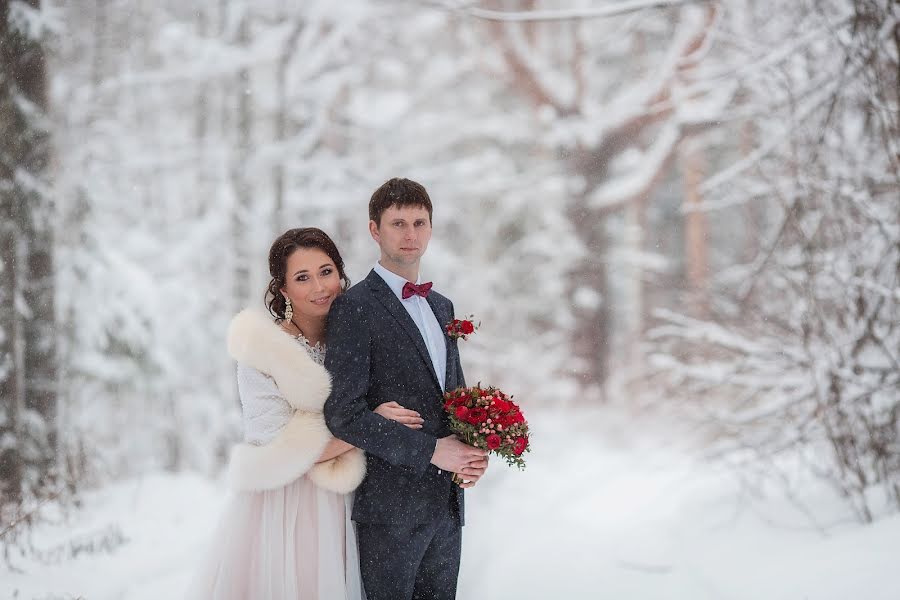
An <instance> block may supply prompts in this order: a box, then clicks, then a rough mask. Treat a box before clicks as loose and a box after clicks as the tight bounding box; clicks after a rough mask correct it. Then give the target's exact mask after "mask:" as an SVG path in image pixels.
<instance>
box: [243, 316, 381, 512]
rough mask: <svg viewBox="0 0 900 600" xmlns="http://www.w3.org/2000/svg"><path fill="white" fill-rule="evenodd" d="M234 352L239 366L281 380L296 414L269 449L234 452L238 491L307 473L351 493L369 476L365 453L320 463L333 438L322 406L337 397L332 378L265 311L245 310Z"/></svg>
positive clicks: (318, 481)
mask: <svg viewBox="0 0 900 600" xmlns="http://www.w3.org/2000/svg"><path fill="white" fill-rule="evenodd" d="M228 352H229V353H230V354H231V356H232V358H234V359H235V360H237V361H238V362H240V363H242V364H245V365H248V366H250V367H253V368H254V369H257V370H258V371H261V372H263V373H265V374H266V375H269V376H270V377H272V378H273V379H274V380H275V383H276V385H277V386H278V389H279V391H281V394H282V395H283V396H284V397H285V399H286V400H287V402H288V403H289V404H290V405H291V407H292V408H293V409H294V410H295V411H296V412H295V413H294V415H293V416H292V417H291V420H290V421H289V422H288V423H287V425H285V426H284V428H282V429H281V430H280V431H279V432H278V434H277V435H276V436H275V439H273V440H272V441H271V442H269V443H268V444H265V445H263V446H255V445H253V444H247V443H240V444H237V445H236V446H235V447H234V448H233V449H232V452H231V461H230V462H229V465H228V481H229V484H230V485H231V487H232V488H233V489H235V490H238V491H249V490H268V489H275V488H279V487H282V486H284V485H287V484H288V483H290V482H292V481H294V480H295V479H297V478H298V477H301V476H302V475H304V474H305V473H307V472H308V473H309V476H310V479H312V481H313V482H314V483H315V484H316V485H317V486H319V487H320V488H324V489H327V490H331V491H334V492H338V493H342V494H346V493H348V492H351V491H353V490H354V489H356V487H357V486H358V485H359V484H360V482H361V481H362V479H363V477H364V476H365V472H366V460H365V456H364V454H363V452H362V451H361V450H359V449H353V450H351V451H350V452H345V453H344V454H342V455H340V456H338V457H336V458H333V459H331V460H329V461H327V462H324V463H320V464H315V462H316V459H317V458H318V457H319V456H321V454H322V451H323V450H324V449H325V446H326V445H327V444H328V442H329V441H330V440H331V439H332V435H331V433H330V432H329V431H328V428H327V427H325V420H324V418H323V417H322V407H323V406H324V405H325V400H326V399H327V398H328V394H329V393H330V392H331V378H330V377H329V375H328V371H326V370H325V368H324V367H322V366H321V365H319V364H317V363H316V362H315V361H313V360H312V358H310V356H309V354H307V353H306V350H304V349H303V348H302V347H301V346H300V345H299V344H298V343H297V342H296V340H294V339H293V338H292V337H291V336H290V335H288V334H287V333H285V332H284V331H283V330H282V329H281V327H279V326H278V325H277V324H275V323H273V322H272V319H271V318H270V317H269V316H268V315H267V314H265V313H263V312H262V311H257V310H253V309H245V310H243V311H241V312H240V313H238V314H237V316H235V317H234V319H232V320H231V325H230V326H229V328H228Z"/></svg>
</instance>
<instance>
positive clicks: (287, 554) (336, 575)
mask: <svg viewBox="0 0 900 600" xmlns="http://www.w3.org/2000/svg"><path fill="white" fill-rule="evenodd" d="M351 502H352V499H351V495H350V494H347V495H344V494H336V493H334V492H329V491H325V490H321V489H319V488H318V487H316V486H315V485H314V484H313V483H312V482H311V481H310V480H309V479H307V478H306V477H305V476H304V477H301V478H300V479H298V480H297V481H295V482H293V483H291V484H289V485H287V486H285V487H283V488H280V489H277V490H269V491H265V492H246V493H239V494H235V496H234V497H233V498H232V499H231V500H230V502H229V503H228V505H227V507H226V509H225V514H224V515H223V518H222V522H221V523H220V525H219V526H218V528H217V530H216V533H215V535H214V536H213V543H212V544H211V546H210V548H209V550H208V554H207V556H206V557H203V558H202V559H201V562H202V564H203V567H202V568H201V570H200V573H199V575H198V576H197V577H196V578H195V579H194V581H193V582H192V584H191V587H190V588H189V590H188V594H187V596H186V598H187V600H249V599H254V600H257V599H258V600H263V599H267V600H362V599H363V598H364V595H363V592H362V583H361V580H360V573H359V554H358V552H357V547H356V533H355V531H354V529H353V523H352V522H351V521H350V505H351Z"/></svg>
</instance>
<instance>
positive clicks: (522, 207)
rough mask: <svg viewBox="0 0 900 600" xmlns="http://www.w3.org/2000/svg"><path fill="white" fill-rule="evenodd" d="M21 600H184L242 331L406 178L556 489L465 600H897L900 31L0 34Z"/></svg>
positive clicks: (132, 27)
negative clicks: (243, 323)
mask: <svg viewBox="0 0 900 600" xmlns="http://www.w3.org/2000/svg"><path fill="white" fill-rule="evenodd" d="M0 65H2V68H0V398H2V403H0V558H2V559H0V596H2V597H3V598H21V599H32V598H42V599H49V598H54V599H56V598H59V599H63V598H65V599H70V598H71V599H74V598H85V599H89V600H95V599H97V600H99V599H119V598H121V599H128V600H132V599H141V598H178V597H181V594H182V593H183V589H184V586H185V585H186V584H187V582H188V580H189V579H190V577H191V575H192V573H193V570H194V566H195V563H196V560H197V558H198V556H200V555H201V554H202V552H203V548H204V544H206V543H207V541H208V539H209V534H210V532H211V531H212V529H213V527H214V526H215V523H216V519H217V517H218V512H219V510H220V507H221V506H222V502H223V501H224V499H225V497H226V496H227V493H228V492H227V491H226V489H225V486H224V485H223V483H222V469H223V466H224V464H225V462H226V460H227V458H228V453H229V449H230V447H231V446H232V444H234V443H235V442H236V441H237V440H238V439H240V436H241V415H240V404H239V402H238V399H237V388H236V384H235V367H234V361H233V360H232V359H231V358H229V356H228V354H227V352H226V349H225V332H226V328H227V326H228V323H229V320H230V319H231V317H232V316H233V315H234V314H235V313H237V312H238V311H239V310H240V309H241V308H243V307H246V306H257V307H260V308H262V307H263V293H264V291H265V286H266V284H267V282H268V279H269V274H268V265H267V259H266V256H267V252H268V249H269V246H270V244H271V243H272V240H273V239H274V238H275V237H276V236H277V235H279V234H280V233H281V232H283V231H284V230H286V229H289V228H292V227H306V226H316V227H320V228H322V229H324V230H325V231H327V232H328V233H329V234H331V235H332V237H333V238H334V239H335V241H336V242H337V245H338V247H339V248H340V250H341V253H342V254H343V256H344V259H345V260H346V262H347V266H348V274H349V276H350V278H351V279H352V280H353V282H354V283H355V282H357V281H360V280H361V279H363V278H364V277H365V276H366V274H367V273H368V272H369V269H370V268H371V267H372V265H373V264H374V262H375V260H376V259H377V258H378V254H377V246H376V245H375V244H374V242H373V241H372V239H371V238H370V236H369V233H368V216H367V210H366V206H367V202H368V199H369V197H370V195H371V194H372V192H373V191H374V190H375V188H377V187H378V186H379V185H380V184H381V183H383V182H384V181H385V180H387V179H389V178H391V177H395V176H398V177H409V178H411V179H414V180H416V181H419V182H420V183H422V184H423V185H424V186H425V187H426V188H427V189H428V192H429V194H430V195H431V198H432V200H433V201H434V219H433V226H434V234H433V239H432V242H431V245H430V247H429V249H428V253H427V254H426V256H425V259H424V263H423V268H424V271H423V276H424V277H425V278H427V279H428V280H434V282H435V288H436V289H438V290H439V291H440V292H441V293H443V294H445V295H447V296H448V297H450V298H452V299H453V301H454V304H455V306H456V310H457V313H458V314H459V313H462V314H466V315H469V314H471V315H474V317H475V318H476V319H477V320H478V321H480V322H481V327H480V329H479V331H478V332H477V335H475V336H473V337H472V339H471V340H469V341H467V342H465V344H462V345H461V346H460V347H461V354H462V361H463V364H464V367H465V370H466V376H467V379H468V380H470V383H474V382H476V381H482V382H485V383H490V384H493V385H497V386H500V387H502V388H503V389H504V390H506V391H507V392H509V393H512V394H514V395H515V397H516V399H517V400H518V401H520V403H521V405H522V407H523V409H524V410H525V411H527V413H528V417H529V422H530V424H531V428H532V431H533V438H532V443H533V450H532V452H531V454H530V455H529V456H528V467H527V468H526V469H525V470H524V471H522V472H518V471H516V470H515V469H509V468H507V467H506V466H505V465H503V464H502V462H501V461H495V462H493V463H492V465H491V468H490V470H489V472H488V474H487V475H486V476H485V478H484V479H483V480H482V481H481V482H480V483H479V485H478V486H477V487H475V488H473V489H472V490H471V491H469V492H467V501H466V504H467V511H468V512H467V523H466V527H465V528H464V542H463V558H462V569H461V573H460V590H459V594H460V597H461V598H466V599H481V598H489V597H491V598H498V599H506V598H516V599H519V600H531V599H538V598H541V599H543V598H554V597H556V598H576V599H586V600H593V599H603V598H616V599H621V598H634V599H636V600H655V599H659V600H662V599H685V600H686V599H690V600H707V599H708V600H731V599H734V600H770V599H784V600H789V599H791V600H793V599H796V600H799V599H801V598H810V599H813V600H845V599H855V598H867V599H870V600H888V599H891V598H896V597H897V596H896V593H897V592H896V575H895V572H896V556H897V555H898V553H900V2H898V1H897V0H796V1H791V2H785V1H780V0H594V1H590V0H474V1H468V0H428V1H425V0H421V1H416V0H341V1H340V2H336V1H330V0H305V1H304V2H289V1H287V0H255V1H252V2H251V1H249V0H192V1H191V0H189V1H187V2H185V1H178V2H176V1H172V0H159V1H157V2H126V1H123V0H79V1H77V2H63V1H61V0H0Z"/></svg>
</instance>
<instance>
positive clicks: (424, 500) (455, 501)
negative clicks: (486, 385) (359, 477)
mask: <svg viewBox="0 0 900 600" xmlns="http://www.w3.org/2000/svg"><path fill="white" fill-rule="evenodd" d="M428 304H429V305H430V306H431V310H432V311H434V315H435V317H437V320H438V323H440V324H441V325H442V326H444V325H446V324H447V323H449V322H450V320H451V319H453V318H454V312H453V303H452V302H450V300H448V299H447V298H445V297H444V296H441V295H440V294H438V293H436V292H434V291H433V290H432V292H431V293H430V294H429V296H428ZM445 335H446V334H445ZM327 344H328V353H327V354H326V356H325V367H326V368H327V369H328V371H329V372H330V373H331V376H332V389H331V395H330V396H329V397H328V400H327V401H326V402H325V411H324V412H325V422H326V424H327V425H328V428H329V429H330V430H331V432H332V433H333V434H334V435H335V437H337V438H340V439H342V440H344V441H346V442H349V443H350V444H353V445H354V446H356V447H358V448H362V449H363V450H365V452H366V466H367V473H366V478H365V479H364V480H363V482H362V484H361V485H360V486H359V488H357V490H356V496H355V499H354V504H353V520H355V521H357V522H360V523H380V524H393V525H401V524H403V525H410V524H421V523H429V522H432V521H435V520H436V519H438V518H440V517H442V516H445V515H446V514H447V512H448V511H452V512H456V511H458V513H459V518H460V520H461V521H462V520H463V495H464V494H463V490H462V489H460V488H459V487H458V486H456V485H455V484H453V482H452V481H451V479H450V478H451V474H450V473H447V472H441V471H439V470H438V469H437V467H435V466H434V465H432V464H431V462H430V461H431V456H432V455H433V454H434V448H435V443H436V442H437V439H438V438H441V437H444V436H447V435H450V429H449V426H448V420H447V416H446V414H445V413H444V410H443V392H442V391H441V387H440V383H439V381H438V378H437V375H436V374H435V372H434V367H433V366H432V362H431V359H430V357H429V356H428V349H427V348H426V346H425V341H424V340H423V339H422V334H421V333H420V332H419V330H418V328H417V327H416V325H415V323H414V322H413V320H412V318H410V316H409V314H408V313H407V312H406V310H405V309H404V308H403V305H402V304H401V303H400V300H398V299H397V296H396V295H394V292H393V291H391V289H390V288H389V287H388V285H387V283H385V282H384V280H383V279H382V278H381V276H379V275H378V274H377V273H376V272H375V271H371V272H370V273H369V275H368V277H366V279H365V280H363V281H362V282H360V283H358V284H357V285H355V286H353V287H352V288H350V289H349V290H348V291H347V292H346V293H344V294H343V295H341V296H340V297H339V298H337V299H336V300H335V301H334V304H333V305H332V307H331V311H330V313H329V316H328V334H327ZM446 345H447V373H446V389H447V390H453V389H455V388H457V387H462V386H465V385H466V383H465V378H464V376H463V371H462V366H461V365H460V361H459V349H458V348H457V344H456V340H453V339H451V338H450V337H449V336H447V337H446ZM392 400H393V401H396V402H399V403H400V404H401V405H403V406H404V407H405V408H409V409H412V410H415V411H418V412H419V414H421V415H422V418H423V419H424V421H425V423H424V426H423V428H422V429H420V430H414V429H410V428H409V427H406V426H404V425H401V424H399V423H397V422H396V421H390V420H388V419H384V418H383V417H381V416H380V415H377V414H375V413H374V412H372V410H374V409H375V408H376V407H378V405H380V404H383V403H384V402H390V401H392Z"/></svg>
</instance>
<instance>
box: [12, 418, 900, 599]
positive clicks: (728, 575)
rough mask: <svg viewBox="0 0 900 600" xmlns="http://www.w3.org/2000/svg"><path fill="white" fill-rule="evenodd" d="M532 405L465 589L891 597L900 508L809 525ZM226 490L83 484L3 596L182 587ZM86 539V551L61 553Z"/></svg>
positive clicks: (668, 444) (167, 594)
mask: <svg viewBox="0 0 900 600" xmlns="http://www.w3.org/2000/svg"><path fill="white" fill-rule="evenodd" d="M530 417H531V418H530V421H531V423H532V425H533V429H534V430H535V436H534V452H533V453H532V454H531V455H530V456H529V466H528V469H527V470H526V471H524V472H518V471H515V470H512V469H508V468H507V467H505V465H503V464H501V463H500V462H499V461H497V462H495V463H494V464H493V465H492V467H491V472H490V474H489V475H488V477H486V478H485V480H483V481H482V483H481V484H479V487H477V488H475V489H473V490H472V491H471V492H469V494H468V495H467V508H468V510H467V525H466V528H465V530H464V534H463V535H464V549H463V565H462V572H461V574H460V591H459V597H460V598H461V599H465V600H470V599H472V600H480V599H482V598H490V599H492V600H505V599H507V598H508V599H510V600H535V599H546V598H572V599H582V598H583V599H607V598H608V599H613V600H623V599H635V600H655V599H678V600H682V599H683V600H782V599H783V600H807V599H808V600H855V599H858V598H865V599H866V600H896V598H898V597H900V591H898V588H897V585H896V581H897V579H896V572H897V566H898V565H900V562H898V557H900V515H898V516H891V517H887V518H882V519H880V520H879V521H878V522H877V523H876V524H875V525H871V526H861V525H857V524H854V523H849V522H845V523H844V524H842V525H832V526H828V527H825V528H824V529H822V528H819V527H814V526H813V525H812V523H811V522H810V520H809V518H808V517H807V516H804V515H803V514H802V512H801V511H800V510H798V509H797V508H796V507H795V506H794V505H792V504H791V503H789V502H787V501H784V500H782V499H778V498H762V499H753V500H750V499H748V498H747V497H746V494H741V493H740V492H739V487H738V486H737V485H736V483H735V478H734V477H732V476H731V475H730V474H728V473H725V472H722V471H720V470H719V469H716V468H714V467H712V466H710V465H708V464H705V463H703V462H701V461H699V460H697V459H696V458H693V457H691V456H690V455H689V454H688V453H687V452H685V451H684V450H682V449H680V447H679V446H678V445H676V444H673V443H672V440H667V437H668V436H667V435H666V433H665V428H664V427H661V425H660V424H659V423H655V424H654V423H653V422H644V421H642V420H640V419H635V418H633V417H632V416H628V415H625V414H622V413H621V412H615V411H607V412H596V413H587V414H584V415H581V416H580V417H579V418H578V419H576V420H574V421H575V424H574V425H573V423H572V420H571V419H567V418H565V413H563V412H560V413H557V414H553V415H551V414H541V415H536V414H532V415H530ZM225 495H226V494H225V492H224V491H223V488H222V486H221V484H219V483H217V482H210V481H208V480H206V479H204V478H202V477H199V476H196V475H190V474H184V475H177V476H176V475H168V474H154V475H149V476H146V477H144V478H141V479H139V480H132V481H127V482H121V483H118V484H116V485H113V486H110V487H108V488H106V489H103V490H101V491H98V492H95V493H92V494H90V495H88V496H87V498H86V502H85V508H84V509H83V510H81V511H80V512H78V513H77V514H75V515H73V516H71V517H70V518H69V520H68V522H67V523H66V524H65V525H64V526H61V525H57V526H54V527H43V528H41V529H39V530H37V531H36V532H35V537H34V542H35V546H36V547H37V548H39V549H41V550H44V551H51V550H53V549H56V551H57V554H58V555H57V556H52V555H48V556H46V558H45V561H44V562H45V563H49V564H42V563H40V562H36V561H33V560H29V561H23V560H21V559H14V564H16V565H17V566H18V567H19V568H21V569H22V572H11V571H9V570H6V568H5V567H2V568H0V598H21V599H32V598H35V599H41V600H50V599H69V598H84V599H85V600H113V599H123V600H124V599H127V600H144V599H147V600H150V599H154V600H158V599H168V598H180V597H181V590H182V589H183V588H184V587H185V586H186V584H187V581H188V579H189V578H190V576H191V573H192V570H193V567H194V564H195V561H196V559H197V557H198V553H199V552H201V551H202V548H203V547H204V544H205V542H206V539H207V536H208V535H209V533H210V531H211V529H212V528H213V526H214V524H215V522H216V520H217V518H218V513H219V510H220V508H221V506H222V503H223V500H224V498H225ZM822 504H823V505H825V504H830V505H831V509H832V511H833V510H834V505H833V502H832V501H831V500H827V501H826V500H823V501H822ZM120 534H121V537H120ZM121 538H124V539H121ZM91 541H93V542H94V543H95V548H94V551H93V552H90V551H82V552H81V553H80V554H79V556H78V557H77V558H74V559H73V558H70V557H69V555H71V554H72V548H77V549H81V550H85V549H86V548H88V546H89V545H90V542H91ZM98 542H106V544H107V546H109V547H112V550H111V551H109V552H107V551H105V550H104V549H103V548H102V544H98ZM60 553H61V554H62V555H63V556H59V554H60Z"/></svg>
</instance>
